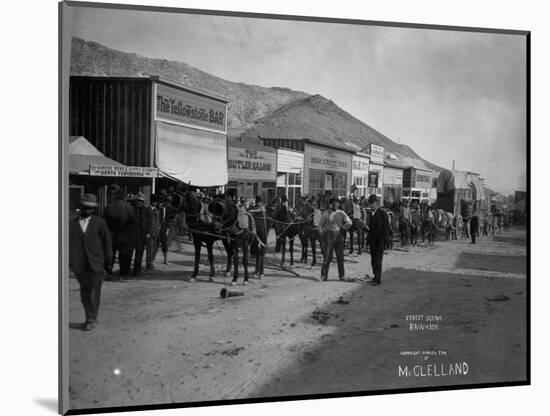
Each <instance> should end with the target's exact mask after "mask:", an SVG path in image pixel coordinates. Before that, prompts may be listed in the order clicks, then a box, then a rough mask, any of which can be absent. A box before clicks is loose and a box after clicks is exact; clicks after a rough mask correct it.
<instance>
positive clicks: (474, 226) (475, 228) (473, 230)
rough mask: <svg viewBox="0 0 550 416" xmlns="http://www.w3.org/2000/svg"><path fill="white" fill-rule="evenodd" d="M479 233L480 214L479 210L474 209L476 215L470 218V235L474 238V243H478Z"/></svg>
mask: <svg viewBox="0 0 550 416" xmlns="http://www.w3.org/2000/svg"><path fill="white" fill-rule="evenodd" d="M478 235H479V216H478V215H477V212H475V211H474V215H473V216H472V218H471V219H470V237H471V239H472V244H475V243H476V236H478Z"/></svg>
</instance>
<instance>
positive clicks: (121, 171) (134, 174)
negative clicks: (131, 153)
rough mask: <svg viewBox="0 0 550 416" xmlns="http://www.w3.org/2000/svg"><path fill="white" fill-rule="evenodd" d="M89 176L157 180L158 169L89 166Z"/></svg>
mask: <svg viewBox="0 0 550 416" xmlns="http://www.w3.org/2000/svg"><path fill="white" fill-rule="evenodd" d="M90 176H119V177H126V178H157V177H158V176H159V170H158V168H150V167H146V166H102V165H90Z"/></svg>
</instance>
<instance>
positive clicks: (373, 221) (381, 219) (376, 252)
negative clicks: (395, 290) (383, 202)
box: [367, 194, 389, 286]
mask: <svg viewBox="0 0 550 416" xmlns="http://www.w3.org/2000/svg"><path fill="white" fill-rule="evenodd" d="M368 204H369V206H370V208H371V209H372V213H371V214H370V215H371V217H370V221H369V232H368V234H367V240H368V243H369V247H370V257H371V265H372V272H373V274H374V277H373V278H372V280H371V282H370V284H371V285H372V286H377V285H379V284H380V279H381V277H382V258H383V257H384V247H385V244H386V242H387V241H388V235H389V219H388V215H387V214H386V213H385V212H384V211H383V210H382V209H380V206H379V203H378V198H377V197H376V195H374V194H373V195H370V196H369V199H368Z"/></svg>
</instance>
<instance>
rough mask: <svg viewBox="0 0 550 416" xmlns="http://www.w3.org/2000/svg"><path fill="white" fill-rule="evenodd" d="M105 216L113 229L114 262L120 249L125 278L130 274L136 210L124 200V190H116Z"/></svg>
mask: <svg viewBox="0 0 550 416" xmlns="http://www.w3.org/2000/svg"><path fill="white" fill-rule="evenodd" d="M103 216H104V218H105V221H106V222H107V227H108V228H109V230H110V231H111V240H112V242H113V255H112V261H113V262H114V260H115V257H116V253H117V251H118V264H119V266H120V277H121V278H124V277H126V276H128V275H129V274H130V266H131V264H132V252H133V250H134V246H135V242H134V239H135V238H134V235H133V232H132V227H133V225H132V224H133V222H134V210H133V208H132V207H131V206H130V204H128V203H127V202H126V201H124V192H123V191H122V190H121V189H115V190H114V192H113V201H112V202H111V203H110V204H109V205H107V207H106V208H105V212H104V214H103ZM117 279H118V278H117ZM108 280H109V279H108ZM113 280H114V279H113Z"/></svg>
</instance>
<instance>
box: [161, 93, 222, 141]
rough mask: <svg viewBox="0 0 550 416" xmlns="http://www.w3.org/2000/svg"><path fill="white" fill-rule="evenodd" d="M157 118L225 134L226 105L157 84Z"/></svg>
mask: <svg viewBox="0 0 550 416" xmlns="http://www.w3.org/2000/svg"><path fill="white" fill-rule="evenodd" d="M156 104H157V105H156V109H157V112H156V118H157V119H164V120H165V121H175V122H178V123H184V124H187V125H190V126H199V127H206V128H208V129H213V130H217V131H220V132H225V121H226V120H225V118H226V116H225V111H226V109H225V104H224V103H222V102H219V101H216V100H213V99H210V98H207V97H203V96H200V95H198V94H192V93H190V92H186V91H182V90H178V89H175V88H171V87H169V86H166V85H163V84H157V103H156Z"/></svg>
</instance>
